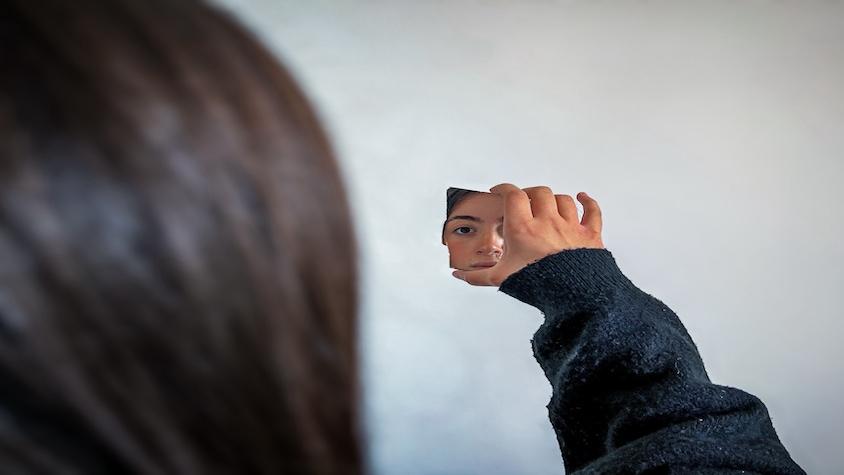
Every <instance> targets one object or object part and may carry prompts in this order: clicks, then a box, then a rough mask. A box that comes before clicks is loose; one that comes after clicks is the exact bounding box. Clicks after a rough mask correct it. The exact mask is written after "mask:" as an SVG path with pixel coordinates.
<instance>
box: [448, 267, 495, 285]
mask: <svg viewBox="0 0 844 475" xmlns="http://www.w3.org/2000/svg"><path fill="white" fill-rule="evenodd" d="M490 269H491V268H490ZM491 274H492V272H491V270H487V269H483V270H470V271H464V270H456V271H454V272H452V273H451V275H453V276H454V277H456V278H458V279H460V280H463V281H466V282H467V283H469V284H472V285H486V286H490V285H495V284H494V283H493V281H492V277H491Z"/></svg>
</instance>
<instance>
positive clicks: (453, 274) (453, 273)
mask: <svg viewBox="0 0 844 475" xmlns="http://www.w3.org/2000/svg"><path fill="white" fill-rule="evenodd" d="M451 275H452V276H454V277H455V278H458V279H460V280H463V277H461V276H459V275H457V271H454V272H452V273H451Z"/></svg>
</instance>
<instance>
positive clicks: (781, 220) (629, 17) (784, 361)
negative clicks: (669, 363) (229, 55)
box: [223, 0, 844, 475]
mask: <svg viewBox="0 0 844 475" xmlns="http://www.w3.org/2000/svg"><path fill="white" fill-rule="evenodd" d="M223 3H224V4H225V5H227V6H228V7H230V8H231V9H232V10H234V11H235V13H236V14H237V16H239V17H240V18H242V19H243V20H244V21H246V22H247V24H249V25H251V26H252V27H253V28H254V29H255V31H256V32H257V33H258V34H259V36H260V37H262V38H263V39H264V40H265V41H266V42H267V43H268V44H269V45H270V47H271V48H272V49H274V50H275V51H276V52H277V53H278V54H279V55H280V57H281V58H282V59H283V60H284V61H285V62H286V64H287V65H289V66H290V67H291V69H292V70H293V72H294V74H295V75H296V76H297V78H298V79H299V80H300V81H301V82H302V84H303V86H304V88H305V89H306V91H307V93H308V94H309V96H310V97H311V98H312V99H313V101H314V102H315V104H316V105H317V107H318V109H319V112H320V114H321V116H322V117H323V119H324V121H325V123H326V125H327V127H328V129H329V131H330V132H331V134H332V137H333V139H334V144H335V147H336V149H337V151H338V154H339V160H340V165H341V167H342V169H343V172H344V175H345V177H346V182H347V183H348V187H349V194H350V199H351V201H352V204H353V207H354V213H355V219H356V224H357V231H358V235H359V237H360V240H361V249H360V254H361V259H362V266H361V273H362V275H361V278H362V281H361V296H362V301H363V302H362V307H361V317H362V327H361V329H362V338H363V344H364V346H363V349H364V359H365V361H364V370H365V374H364V376H365V385H366V393H365V401H366V408H365V409H366V414H367V431H368V434H369V441H370V443H371V449H370V452H369V457H370V459H371V464H372V468H373V470H374V472H375V473H377V474H384V475H387V474H407V475H417V474H418V475H423V474H424V475H432V474H440V475H444V474H455V475H456V474H487V473H494V474H497V475H507V474H514V475H515V474H553V473H561V472H562V470H563V469H562V460H561V456H560V453H559V449H558V447H557V445H556V440H555V438H554V434H553V431H552V428H551V426H550V423H549V422H548V419H547V409H546V407H545V405H546V404H547V403H548V399H549V397H550V390H551V388H550V385H549V384H548V382H547V380H546V379H545V377H544V375H543V374H542V371H541V369H540V368H539V365H538V364H537V363H536V362H535V360H534V359H533V356H532V354H531V348H530V338H531V336H532V334H533V332H534V331H535V330H536V328H537V327H538V326H539V324H540V322H541V318H542V316H541V313H540V312H539V311H538V310H536V309H534V308H533V307H529V306H527V305H525V304H523V303H521V302H519V301H517V300H515V299H512V298H511V297H508V296H507V295H505V294H503V293H501V292H498V291H497V289H496V288H480V287H470V286H469V285H467V284H465V283H463V282H461V281H458V280H456V279H454V278H453V277H451V275H450V269H448V265H447V264H448V256H447V252H446V248H445V247H444V246H442V245H441V244H440V230H441V225H442V221H443V219H444V218H445V190H446V188H447V187H448V186H459V187H469V186H479V187H481V188H478V189H480V190H482V191H486V190H487V189H488V188H489V187H491V186H493V185H496V184H498V183H501V182H510V183H513V184H515V185H517V186H520V187H527V186H535V185H548V186H550V187H551V188H552V189H553V190H554V192H555V193H568V194H572V195H574V194H575V193H577V192H579V191H587V192H589V193H590V194H591V195H592V196H594V197H595V198H596V199H597V200H598V201H599V203H600V204H601V206H602V208H603V212H604V242H605V244H606V245H607V248H608V249H610V250H611V251H612V252H613V255H614V256H615V258H616V260H617V262H618V263H619V266H620V267H621V269H622V271H624V272H625V274H626V275H627V276H628V277H629V278H630V279H631V280H632V281H633V282H634V283H635V284H636V285H637V286H639V287H640V288H641V289H643V290H645V291H646V292H648V293H650V294H652V295H654V296H655V297H657V298H659V299H660V300H662V301H663V302H665V303H666V304H667V305H668V306H669V307H670V308H672V309H673V310H674V311H675V312H676V313H677V314H678V315H679V316H680V318H681V319H682V320H683V322H684V323H685V325H686V326H687V328H688V330H689V332H690V333H691V335H692V337H693V338H694V339H695V341H696V343H697V345H698V348H699V349H700V352H701V355H702V357H703V359H704V361H705V363H706V365H707V369H708V371H709V374H710V376H711V378H712V380H713V381H714V382H716V383H720V384H725V385H729V386H737V387H740V388H742V389H745V390H746V391H748V392H751V393H753V394H755V395H757V396H759V397H760V398H761V399H762V400H763V401H765V403H766V404H767V406H768V409H769V412H770V414H771V417H772V420H773V423H774V426H775V428H776V429H777V431H778V433H779V435H780V438H781V439H782V441H783V443H784V444H785V446H786V447H787V448H788V449H789V451H790V452H791V454H792V455H793V457H794V458H795V460H796V461H797V462H798V463H800V464H801V465H802V466H803V467H804V468H805V469H806V470H807V471H808V472H809V473H813V474H836V473H842V470H844V451H842V450H841V449H840V442H841V440H842V433H841V427H842V426H844V398H842V396H841V394H842V389H844V388H843V386H844V351H842V349H841V347H840V343H839V342H840V340H841V334H842V331H844V324H842V311H841V303H842V292H844V288H842V284H844V251H842V247H841V243H840V242H839V237H840V236H841V235H842V231H844V226H843V225H842V209H844V206H842V203H844V192H842V186H841V180H842V178H844V165H842V159H841V155H842V150H844V92H842V89H844V46H842V45H844V4H842V3H840V2H829V1H827V2H807V1H801V2H797V1H793V2H786V1H744V2H726V1H699V2H668V1H639V2H633V1H623V2H622V1H615V2H612V1H594V2H585V1H584V2H571V1H566V2H563V1H557V2H555V1H519V2H517V1H503V0H498V1H494V0H488V1H468V0H453V1H421V0H420V1H409V0H408V1H387V0H382V1H363V0H356V1H341V0H338V1H312V0H309V1H304V0H303V1H296V2H293V1H280V0H223ZM325 205H326V206H331V203H326V204H325Z"/></svg>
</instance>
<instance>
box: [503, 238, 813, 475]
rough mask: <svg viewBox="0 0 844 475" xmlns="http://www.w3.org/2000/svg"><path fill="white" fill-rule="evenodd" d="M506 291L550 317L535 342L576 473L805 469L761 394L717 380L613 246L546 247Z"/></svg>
mask: <svg viewBox="0 0 844 475" xmlns="http://www.w3.org/2000/svg"><path fill="white" fill-rule="evenodd" d="M499 290H500V291H501V292H504V293H506V294H507V295H510V296H512V297H514V298H517V299H519V300H521V301H522V302H525V303H527V304H529V305H532V306H534V307H536V308H538V309H539V310H540V311H542V313H543V314H544V316H545V321H544V322H543V323H542V325H541V326H540V327H539V329H538V330H537V331H536V333H535V334H534V336H533V339H532V341H531V343H532V346H533V352H534V356H535V357H536V360H537V361H538V362H539V364H540V366H541V367H542V369H543V370H544V372H545V375H546V376H547V377H548V380H549V381H550V382H551V387H552V395H551V401H550V403H549V404H548V415H549V419H550V420H551V425H552V426H553V427H554V431H555V432H556V435H557V441H558V442H559V445H560V450H561V451H562V454H563V460H564V463H565V467H566V469H567V471H568V472H569V473H625V474H627V473H660V474H663V473H741V471H742V470H744V471H745V472H758V473H778V474H779V473H782V474H795V473H805V472H804V471H803V470H802V469H801V468H800V467H799V466H798V465H797V464H796V463H795V462H794V461H793V460H792V459H791V457H790V456H789V454H788V452H787V451H786V449H785V448H784V447H783V445H782V443H781V442H780V440H779V438H778V437H777V434H776V432H775V431H774V428H773V426H772V424H771V420H770V418H769V416H768V411H767V409H766V408H765V405H764V404H763V403H762V401H760V400H759V399H758V398H756V397H755V396H753V395H751V394H748V393H746V392H744V391H742V390H739V389H735V388H731V387H726V386H720V385H717V384H713V383H712V382H711V381H710V380H709V377H708V376H707V374H706V370H705V369H704V366H703V361H702V360H701V358H700V355H699V354H698V351H697V348H696V346H695V344H694V342H693V341H692V339H691V337H690V336H689V334H688V333H687V332H686V329H685V328H684V327H683V324H682V323H680V320H679V319H678V318H677V315H676V314H675V313H674V312H673V311H672V310H671V309H670V308H668V307H667V306H666V305H665V304H664V303H662V302H661V301H660V300H658V299H657V298H655V297H653V296H651V295H650V294H647V293H645V292H643V291H642V290H640V289H639V288H637V287H636V286H635V285H633V283H632V282H631V281H630V280H629V279H627V277H625V276H624V274H622V272H621V270H619V268H618V266H617V264H616V262H615V259H614V258H613V256H612V254H611V253H610V251H608V250H606V249H571V250H565V251H561V252H559V253H556V254H552V255H550V256H546V257H545V258H543V259H541V260H539V261H537V262H534V263H532V264H530V265H528V266H527V267H525V268H523V269H521V270H520V271H518V272H515V273H513V274H512V275H510V276H509V277H508V278H507V279H506V280H505V281H504V282H502V283H501V286H500V287H499Z"/></svg>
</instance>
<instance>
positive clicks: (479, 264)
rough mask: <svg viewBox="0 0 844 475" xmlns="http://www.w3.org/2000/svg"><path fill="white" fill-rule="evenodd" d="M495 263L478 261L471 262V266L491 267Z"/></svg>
mask: <svg viewBox="0 0 844 475" xmlns="http://www.w3.org/2000/svg"><path fill="white" fill-rule="evenodd" d="M495 264H496V262H479V263H477V264H472V267H492V266H494V265H495Z"/></svg>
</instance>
